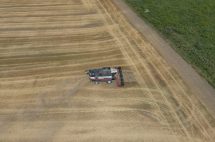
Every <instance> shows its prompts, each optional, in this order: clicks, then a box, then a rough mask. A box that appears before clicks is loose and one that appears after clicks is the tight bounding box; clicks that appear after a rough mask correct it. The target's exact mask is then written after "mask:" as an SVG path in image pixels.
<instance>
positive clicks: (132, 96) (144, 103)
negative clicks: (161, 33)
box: [0, 0, 215, 142]
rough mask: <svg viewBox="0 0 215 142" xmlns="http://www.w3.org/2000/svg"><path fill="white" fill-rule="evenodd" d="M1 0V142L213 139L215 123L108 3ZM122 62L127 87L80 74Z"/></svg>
mask: <svg viewBox="0 0 215 142" xmlns="http://www.w3.org/2000/svg"><path fill="white" fill-rule="evenodd" d="M0 1H1V5H0V18H1V20H0V31H1V32H0V127H1V129H0V141H4V142H5V141H6V142H7V141H8V142H12V141H16V142H17V141H20V142H25V141H26V142H30V141H32V142H33V141H35V142H36V141H44V142H47V141H56V142H58V141H59V142H63V141H65V142H66V141H68V142H69V141H87V142H89V141H92V142H96V141H98V142H101V141H117V142H120V141H122V142H125V141H132V142H133V141H141V142H142V141H146V142H213V140H214V139H215V137H214V136H215V135H214V127H215V123H214V122H215V121H214V119H212V117H211V116H210V114H209V113H208V112H207V111H206V110H205V109H204V107H203V106H202V105H201V103H200V102H199V100H198V99H197V97H196V96H195V94H192V93H191V90H190V89H189V88H188V87H187V86H186V85H185V84H184V82H183V80H182V79H181V78H180V77H179V75H178V74H177V73H176V72H175V71H174V70H173V69H172V68H171V67H170V66H169V65H168V64H167V62H166V61H165V60H164V59H163V58H162V57H161V56H160V55H159V54H158V53H157V51H156V50H155V49H154V47H152V45H151V44H149V43H148V42H147V41H146V40H144V38H143V37H142V36H141V35H140V34H139V33H138V32H137V31H136V30H135V29H134V28H133V27H132V26H131V25H130V24H129V23H128V21H126V19H125V18H124V17H123V15H122V14H121V13H120V11H119V10H118V9H116V7H115V6H114V4H113V3H112V2H111V1H107V0H82V1H80V0H27V1H26V0H19V1H17V0H0ZM117 65H120V66H122V67H123V69H124V70H126V71H127V72H128V74H132V75H131V76H130V77H129V75H128V74H126V76H125V78H126V80H125V81H126V86H125V87H124V88H116V87H115V86H114V84H112V85H107V84H100V85H94V84H91V83H90V82H89V81H88V79H87V77H86V76H85V74H84V71H85V70H86V69H89V68H92V67H100V66H117ZM130 78H132V79H130Z"/></svg>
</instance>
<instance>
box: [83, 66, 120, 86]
mask: <svg viewBox="0 0 215 142" xmlns="http://www.w3.org/2000/svg"><path fill="white" fill-rule="evenodd" d="M86 73H87V74H88V75H89V79H90V80H91V81H92V82H95V83H96V84H99V83H100V82H107V83H108V84H111V83H112V82H113V81H114V80H115V82H116V85H117V86H118V87H122V86H124V80H123V74H122V69H121V67H114V68H111V67H103V68H96V69H90V70H87V71H86Z"/></svg>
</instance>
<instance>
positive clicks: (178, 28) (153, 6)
mask: <svg viewBox="0 0 215 142" xmlns="http://www.w3.org/2000/svg"><path fill="white" fill-rule="evenodd" d="M125 1H126V2H127V3H128V4H129V5H130V6H131V7H132V8H133V9H134V10H135V11H136V12H137V13H138V14H139V15H140V16H141V17H142V18H144V19H146V20H147V21H148V22H149V23H151V24H152V25H153V26H154V27H155V28H156V29H157V30H158V31H160V32H161V33H162V34H163V35H164V36H165V37H166V38H167V39H169V40H170V41H171V42H172V44H173V45H174V47H175V49H176V51H177V52H178V53H179V54H181V55H182V57H184V59H185V60H187V61H188V62H189V63H191V64H192V65H193V66H194V67H195V68H196V69H197V71H199V72H200V73H201V74H202V75H203V76H204V77H205V78H206V79H207V80H208V81H209V83H211V84H212V85H213V86H214V87H215V1H214V0H125Z"/></svg>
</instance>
